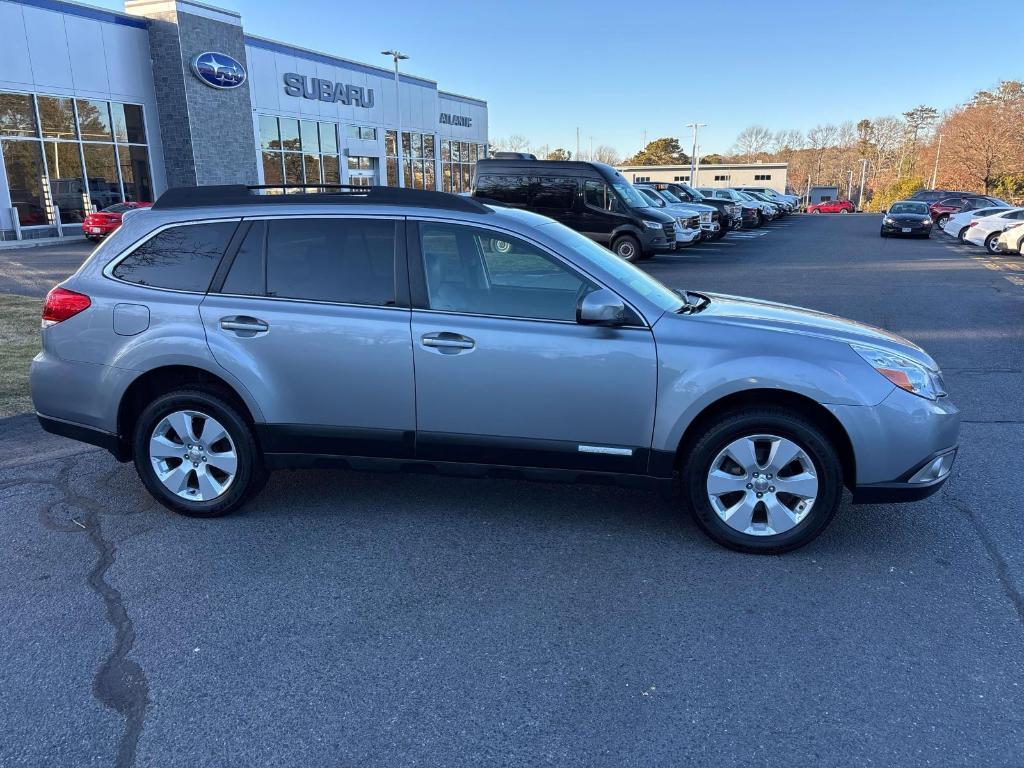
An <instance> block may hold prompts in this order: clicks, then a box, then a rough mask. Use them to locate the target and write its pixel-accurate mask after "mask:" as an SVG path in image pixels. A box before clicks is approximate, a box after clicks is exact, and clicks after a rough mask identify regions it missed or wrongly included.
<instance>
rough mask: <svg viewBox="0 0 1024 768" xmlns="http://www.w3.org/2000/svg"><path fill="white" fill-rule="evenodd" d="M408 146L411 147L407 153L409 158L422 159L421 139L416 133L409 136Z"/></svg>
mask: <svg viewBox="0 0 1024 768" xmlns="http://www.w3.org/2000/svg"><path fill="white" fill-rule="evenodd" d="M409 139H410V141H409V144H410V146H411V147H412V148H411V149H410V152H409V157H411V158H412V159H413V160H415V159H417V158H420V157H423V137H422V136H421V135H420V134H418V133H411V134H409Z"/></svg>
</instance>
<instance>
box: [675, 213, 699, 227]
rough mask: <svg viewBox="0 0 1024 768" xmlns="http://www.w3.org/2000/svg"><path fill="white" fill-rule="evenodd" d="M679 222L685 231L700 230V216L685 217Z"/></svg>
mask: <svg viewBox="0 0 1024 768" xmlns="http://www.w3.org/2000/svg"><path fill="white" fill-rule="evenodd" d="M679 222H680V223H681V224H682V225H683V226H684V227H686V228H687V229H700V216H686V217H684V218H682V219H680V220H679Z"/></svg>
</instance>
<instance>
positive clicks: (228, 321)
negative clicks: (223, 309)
mask: <svg viewBox="0 0 1024 768" xmlns="http://www.w3.org/2000/svg"><path fill="white" fill-rule="evenodd" d="M220 327H221V328H223V329H224V330H225V331H231V332H232V333H235V334H237V335H239V336H255V335H256V334H257V333H266V332H267V331H269V330H270V326H269V325H267V323H266V322H264V321H263V320H260V319H259V318H256V317H248V316H247V315H234V316H232V317H222V318H221V319H220Z"/></svg>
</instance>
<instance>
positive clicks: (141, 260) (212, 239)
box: [111, 221, 238, 293]
mask: <svg viewBox="0 0 1024 768" xmlns="http://www.w3.org/2000/svg"><path fill="white" fill-rule="evenodd" d="M237 227H238V222H237V221H218V222H211V223H208V224H182V225H178V226H174V227H170V228H168V229H165V230H162V231H161V232H158V233H157V234H156V235H154V236H153V237H151V238H150V239H149V240H147V241H146V242H144V243H143V244H142V245H140V246H139V247H137V248H136V249H135V250H134V251H132V252H131V253H130V254H128V256H127V257H125V258H124V259H123V260H122V261H121V262H120V263H119V264H118V265H117V266H116V267H114V269H113V271H112V273H111V274H113V276H114V277H116V278H117V279H118V280H125V281H127V282H129V283H136V284H138V285H148V286H152V287H154V288H170V289H172V290H176V291H191V292H197V293H205V292H206V291H207V289H209V287H210V281H211V280H212V279H213V273H214V272H215V271H216V269H217V266H218V265H219V264H220V260H221V257H222V256H223V255H224V251H225V250H227V247H228V243H229V242H230V241H231V236H232V235H233V234H234V233H235V229H236V228H237Z"/></svg>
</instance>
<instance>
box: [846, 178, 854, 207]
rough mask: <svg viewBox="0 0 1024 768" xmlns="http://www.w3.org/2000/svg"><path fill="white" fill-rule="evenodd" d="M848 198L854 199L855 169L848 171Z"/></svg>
mask: <svg viewBox="0 0 1024 768" xmlns="http://www.w3.org/2000/svg"><path fill="white" fill-rule="evenodd" d="M846 199H847V200H852V199H853V171H847V176H846Z"/></svg>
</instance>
